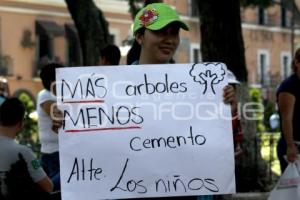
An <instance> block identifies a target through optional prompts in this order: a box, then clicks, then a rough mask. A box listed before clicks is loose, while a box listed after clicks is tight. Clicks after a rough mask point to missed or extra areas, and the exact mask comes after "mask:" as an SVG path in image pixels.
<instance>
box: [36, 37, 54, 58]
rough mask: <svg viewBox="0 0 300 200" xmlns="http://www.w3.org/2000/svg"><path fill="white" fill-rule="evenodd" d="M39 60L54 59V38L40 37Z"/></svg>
mask: <svg viewBox="0 0 300 200" xmlns="http://www.w3.org/2000/svg"><path fill="white" fill-rule="evenodd" d="M38 39H39V42H38V45H39V46H38V49H39V52H38V58H39V60H40V59H42V58H43V57H47V58H49V59H52V58H53V38H51V37H49V36H48V35H40V36H39V37H38Z"/></svg>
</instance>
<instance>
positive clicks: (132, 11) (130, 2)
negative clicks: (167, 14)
mask: <svg viewBox="0 0 300 200" xmlns="http://www.w3.org/2000/svg"><path fill="white" fill-rule="evenodd" d="M137 2H139V1H137V0H128V5H129V7H130V9H129V11H130V14H131V18H132V19H133V20H134V17H135V15H136V14H137V13H138V12H139V10H140V9H141V8H140V7H138V6H137V4H136V3H137ZM141 2H142V1H141ZM150 3H163V0H144V7H145V6H146V5H148V4H150Z"/></svg>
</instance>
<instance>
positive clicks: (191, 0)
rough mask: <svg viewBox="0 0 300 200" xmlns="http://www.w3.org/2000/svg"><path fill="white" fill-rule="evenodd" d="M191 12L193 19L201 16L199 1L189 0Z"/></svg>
mask: <svg viewBox="0 0 300 200" xmlns="http://www.w3.org/2000/svg"><path fill="white" fill-rule="evenodd" d="M189 10H190V16H191V17H198V16H199V10H198V5H197V0H189Z"/></svg>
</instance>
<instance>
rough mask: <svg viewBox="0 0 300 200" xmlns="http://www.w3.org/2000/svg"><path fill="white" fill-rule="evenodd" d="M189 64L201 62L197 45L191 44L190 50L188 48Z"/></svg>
mask: <svg viewBox="0 0 300 200" xmlns="http://www.w3.org/2000/svg"><path fill="white" fill-rule="evenodd" d="M190 62H191V63H199V62H202V56H201V51H200V45H199V44H197V43H193V44H191V48H190Z"/></svg>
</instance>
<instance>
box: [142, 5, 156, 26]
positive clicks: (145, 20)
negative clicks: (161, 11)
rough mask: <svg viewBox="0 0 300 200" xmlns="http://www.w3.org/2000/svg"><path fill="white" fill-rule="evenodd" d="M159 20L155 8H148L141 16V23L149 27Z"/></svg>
mask: <svg viewBox="0 0 300 200" xmlns="http://www.w3.org/2000/svg"><path fill="white" fill-rule="evenodd" d="M156 20H158V12H157V10H156V9H155V8H151V7H150V8H147V9H145V11H144V13H143V14H142V15H141V16H140V25H141V26H143V27H147V26H149V25H150V24H153V23H154V22H155V21H156Z"/></svg>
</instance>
